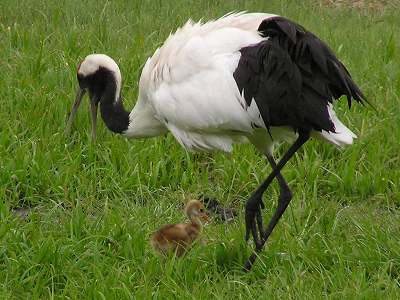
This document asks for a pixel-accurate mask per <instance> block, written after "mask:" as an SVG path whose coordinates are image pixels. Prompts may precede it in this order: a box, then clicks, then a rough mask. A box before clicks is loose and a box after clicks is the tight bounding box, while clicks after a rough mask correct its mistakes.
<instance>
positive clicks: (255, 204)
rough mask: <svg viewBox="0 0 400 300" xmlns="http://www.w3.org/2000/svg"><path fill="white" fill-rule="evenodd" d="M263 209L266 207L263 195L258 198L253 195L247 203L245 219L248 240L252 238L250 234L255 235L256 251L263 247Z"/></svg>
mask: <svg viewBox="0 0 400 300" xmlns="http://www.w3.org/2000/svg"><path fill="white" fill-rule="evenodd" d="M261 209H264V203H263V202H262V199H261V197H259V198H258V199H257V198H255V197H251V198H250V199H249V201H247V203H246V210H245V221H246V236H245V239H246V242H247V241H248V240H249V239H250V234H251V236H252V237H253V241H254V244H255V248H256V251H260V250H261V248H262V243H261V239H262V238H263V236H264V227H263V219H262V215H261Z"/></svg>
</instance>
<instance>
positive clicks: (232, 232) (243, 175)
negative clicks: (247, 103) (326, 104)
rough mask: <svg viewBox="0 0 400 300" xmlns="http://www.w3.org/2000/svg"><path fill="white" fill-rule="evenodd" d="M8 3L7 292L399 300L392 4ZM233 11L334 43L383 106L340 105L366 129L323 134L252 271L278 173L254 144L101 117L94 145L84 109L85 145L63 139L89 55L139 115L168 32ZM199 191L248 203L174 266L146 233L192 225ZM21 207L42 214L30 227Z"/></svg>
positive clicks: (0, 14)
mask: <svg viewBox="0 0 400 300" xmlns="http://www.w3.org/2000/svg"><path fill="white" fill-rule="evenodd" d="M1 2H2V3H1V7H0V53H1V59H0V200H1V201H0V218H1V219H0V298H1V299H24V298H25V299H29V298H41V299H46V298H71V299H84V298H91V299H114V298H115V299H121V298H122V299H123V298H137V299H149V298H160V299H173V298H174V299H176V298H182V299H192V298H193V299H208V298H218V299H233V298H236V299H246V298H250V299H255V298H261V299H275V298H276V299H301V298H304V299H305V298H306V299H309V298H314V299H321V298H329V299H382V298H383V299H399V298H400V156H399V155H400V105H399V100H400V99H399V98H400V49H399V46H400V45H399V40H400V31H399V28H400V12H399V10H398V9H395V7H396V5H395V4H394V2H389V1H385V3H386V4H387V6H386V8H385V6H379V8H373V7H372V8H371V7H370V6H368V5H366V6H365V7H363V6H362V1H357V3H358V4H359V3H361V5H357V7H356V8H352V7H349V6H346V5H345V2H346V1H341V3H344V4H343V5H339V6H337V5H335V6H329V5H328V4H329V2H330V1H321V2H320V3H321V4H320V5H315V3H316V1H314V2H309V1H308V2H307V1H306V2H302V1H261V0H258V1H256V0H253V1H240V0H237V1H234V0H229V1H227V0H212V1H211V0H205V1H194V0H192V1H183V0H182V1H161V0H158V1H155V0H142V1H140V0H135V1H122V0H121V1H112V2H111V1H109V2H97V1H76V0H74V1H66V0H60V1H39V0H36V1H34V0H18V1H15V0H2V1H1ZM366 2H368V1H366ZM397 3H398V2H397ZM367 6H368V7H370V8H366V7H367ZM397 7H398V6H397ZM232 10H249V11H264V12H272V13H277V14H281V15H284V16H287V17H289V18H292V19H294V20H296V21H297V22H299V23H301V24H303V25H304V26H305V27H306V28H308V29H310V30H311V31H313V32H314V33H316V34H317V35H319V36H320V37H321V38H322V39H324V40H326V41H327V42H328V44H329V45H330V46H331V47H332V48H333V49H334V50H335V52H336V53H337V54H338V56H339V57H340V58H341V59H342V60H343V62H344V63H345V64H346V65H347V66H348V68H349V70H350V71H351V73H352V74H353V77H354V78H355V80H356V82H358V83H359V85H360V86H361V87H362V89H363V90H364V92H365V94H366V95H367V97H368V98H369V99H370V101H371V102H372V103H374V104H375V106H376V108H377V112H375V111H374V110H372V109H371V108H368V107H362V106H357V105H354V107H352V109H351V110H348V109H347V107H346V103H345V101H342V103H338V105H337V107H338V108H337V111H338V114H339V115H340V118H341V119H342V120H343V121H344V123H346V124H348V125H349V127H350V128H352V129H353V130H354V132H356V133H357V134H358V135H359V139H358V140H357V141H356V143H355V144H354V145H353V146H351V147H349V148H347V149H345V150H343V151H339V150H337V149H335V148H334V147H332V146H330V145H326V144H322V143H320V142H316V141H311V142H309V143H308V144H307V145H306V146H305V147H304V148H303V149H302V150H301V151H299V153H298V154H297V155H296V157H295V158H294V159H293V160H292V161H291V162H290V163H289V164H288V165H287V167H286V168H285V169H284V172H283V174H284V176H285V177H286V178H287V179H288V182H289V183H290V186H291V188H292V190H293V192H294V199H293V201H292V203H291V205H290V207H289V209H288V210H287V212H286V214H285V215H284V216H283V218H282V220H281V222H280V223H279V224H278V226H277V228H276V230H275V231H274V233H273V235H272V237H271V239H270V242H269V243H268V246H267V248H266V249H265V251H264V252H263V253H262V255H261V257H260V259H259V260H258V261H257V263H256V265H255V267H254V269H253V271H252V272H251V273H249V274H244V273H242V272H241V271H240V268H241V265H242V264H243V262H244V261H245V259H246V258H247V256H248V255H249V254H250V253H251V247H252V245H246V243H245V242H244V238H243V237H244V225H243V224H244V218H243V204H244V202H245V200H246V197H247V196H248V195H249V193H250V192H251V191H252V190H253V189H254V188H255V187H256V186H257V184H258V183H259V182H260V181H261V180H262V179H263V178H264V177H265V176H266V174H267V173H268V172H269V171H270V169H269V167H268V166H267V165H266V163H265V162H264V160H263V159H262V157H260V155H259V154H257V153H256V151H255V150H254V149H253V147H252V146H250V145H241V146H238V147H236V148H235V150H234V152H233V154H231V155H224V154H221V153H216V154H215V155H213V156H209V155H191V154H188V153H186V152H185V151H184V150H183V149H182V148H181V147H180V146H179V145H178V144H177V143H176V142H175V141H174V139H173V138H172V137H171V136H167V137H160V138H155V139H150V140H137V141H129V140H126V139H123V138H121V137H118V136H114V135H112V134H111V133H110V132H108V131H107V129H106V128H105V126H104V124H103V123H101V122H100V124H99V126H98V128H99V131H98V140H97V142H96V143H95V144H93V143H91V140H90V126H89V117H88V110H85V109H82V110H81V111H80V113H79V116H78V120H77V122H76V124H75V127H74V130H73V134H72V136H71V137H66V136H65V135H64V133H63V130H64V128H65V120H66V114H67V111H68V110H69V108H70V105H71V103H72V101H73V98H74V95H75V90H76V86H77V83H76V79H75V75H76V74H75V72H76V66H77V64H78V63H79V61H80V60H81V59H82V58H83V57H84V56H86V55H87V54H89V53H92V52H98V53H107V54H109V55H111V56H112V57H114V58H115V59H116V61H117V62H118V63H119V64H120V67H121V71H122V74H123V78H124V86H123V94H124V96H125V99H126V106H127V107H132V106H133V104H134V102H135V99H136V95H137V79H138V76H139V74H140V68H141V66H142V64H143V63H144V62H145V60H146V58H147V57H148V56H150V55H151V54H152V53H153V51H154V50H155V49H156V47H158V46H159V45H161V44H162V42H163V41H164V40H165V38H166V37H167V36H168V34H169V33H170V32H171V31H174V30H175V29H176V28H177V27H178V26H180V25H182V24H183V23H184V22H185V21H186V20H187V19H188V18H190V17H191V18H193V19H195V20H198V19H200V18H204V19H205V20H207V19H210V18H213V17H218V16H221V15H223V14H225V13H227V12H229V11H232ZM284 148H285V147H283V148H282V149H281V151H282V150H284ZM277 154H278V155H279V153H277ZM278 191H279V190H278V187H277V185H275V184H274V185H273V186H272V187H271V188H270V189H269V190H268V192H267V193H266V195H265V202H266V204H267V209H266V210H265V215H266V218H267V217H268V216H269V215H270V214H271V213H272V211H273V207H274V205H275V203H276V199H277V195H278ZM200 193H205V194H208V195H211V196H215V197H217V198H218V199H220V200H221V201H222V202H224V203H226V204H229V205H232V206H235V207H237V209H238V210H239V211H240V215H239V217H238V218H237V219H236V220H235V222H233V223H230V224H218V223H213V224H211V225H209V226H207V227H206V230H205V235H206V236H207V239H208V244H207V245H197V246H195V247H194V248H193V250H192V251H191V252H190V253H189V254H188V255H187V256H186V257H185V258H184V259H182V260H176V261H174V260H167V261H160V260H159V258H158V257H157V256H156V255H154V254H153V252H152V251H151V249H150V247H149V244H148V238H149V235H150V234H151V233H152V232H153V231H154V230H155V229H156V228H158V227H159V226H160V225H162V224H164V223H167V222H175V221H181V220H182V219H183V217H182V212H181V208H182V203H183V202H184V201H185V199H188V198H189V197H193V196H196V195H198V194H200ZM21 208H26V209H28V211H29V214H28V217H27V218H21V217H18V216H16V211H18V209H21Z"/></svg>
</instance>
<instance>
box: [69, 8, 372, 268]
mask: <svg viewBox="0 0 400 300" xmlns="http://www.w3.org/2000/svg"><path fill="white" fill-rule="evenodd" d="M77 78H78V82H79V89H78V93H77V97H76V100H75V103H74V106H73V108H72V111H71V114H70V117H69V120H68V124H67V130H69V129H70V127H71V124H72V121H73V119H74V116H75V115H76V111H77V109H78V107H79V104H80V103H81V100H82V97H83V95H84V94H85V92H86V91H88V93H89V97H90V103H91V116H92V135H93V137H95V134H96V116H97V109H98V106H100V112H101V117H102V119H103V121H104V122H105V124H106V126H107V127H108V128H109V129H110V130H111V131H113V132H115V133H119V134H122V135H124V136H126V137H130V138H146V137H153V136H158V135H162V134H164V133H166V132H168V131H169V132H170V133H172V135H173V136H174V137H175V138H176V140H177V141H178V142H179V143H180V144H181V145H182V146H183V147H184V148H186V149H188V150H193V151H212V150H222V151H225V152H229V151H231V150H232V145H233V144H234V143H236V142H242V141H246V140H247V141H250V142H251V143H252V144H253V145H254V146H255V147H256V148H257V149H258V150H259V151H260V152H261V153H262V154H263V155H265V156H266V158H267V160H268V162H269V164H270V165H271V167H272V172H271V174H269V175H268V176H267V178H266V179H265V181H264V182H262V184H261V185H260V186H259V187H258V188H257V189H256V190H255V191H254V192H253V194H252V195H251V196H250V198H249V199H248V201H247V202H246V206H245V222H246V236H245V238H246V240H248V239H249V237H250V235H251V236H252V237H253V239H254V242H255V252H254V253H253V254H252V255H251V256H250V258H249V259H248V261H247V262H246V264H245V266H244V269H245V270H250V269H251V266H252V265H253V263H254V261H255V259H256V254H257V252H259V251H261V250H262V248H263V246H264V244H265V242H266V241H267V239H268V237H269V236H270V234H271V232H272V231H273V229H274V227H275V225H276V224H277V222H278V221H279V219H280V217H281V216H282V214H283V213H284V211H285V210H286V208H287V206H288V205H289V203H290V200H291V199H292V193H291V191H290V189H289V187H288V185H287V183H286V181H285V179H284V178H283V176H282V175H281V173H280V172H281V169H282V168H283V167H284V165H285V164H286V163H287V161H288V160H289V159H290V158H291V157H292V156H293V155H294V153H295V152H296V151H297V150H298V149H299V148H300V147H301V146H302V145H303V144H304V143H305V142H307V141H308V140H309V139H310V137H318V138H320V139H322V140H324V141H327V142H330V143H332V144H334V145H337V146H344V145H347V144H351V143H352V142H353V139H354V138H355V137H356V136H355V134H354V133H353V132H352V131H351V130H350V129H348V128H347V127H346V126H345V125H343V123H342V122H341V121H340V120H339V119H338V118H337V116H336V114H335V112H334V110H333V107H332V104H333V102H334V100H337V99H339V98H340V97H341V96H343V95H345V96H346V97H347V101H348V105H349V107H350V106H351V103H352V101H354V100H355V101H356V102H360V103H364V102H366V99H365V97H364V95H363V93H362V92H361V90H360V89H359V88H358V87H357V85H356V84H355V83H354V81H353V80H352V78H351V76H350V73H349V72H348V71H347V69H346V67H345V66H344V65H343V64H342V63H341V62H340V61H339V60H338V58H337V57H336V56H335V54H334V53H333V51H332V50H331V49H330V48H329V47H328V46H327V45H326V44H325V43H324V42H322V41H321V40H320V39H319V38H318V37H316V36H315V35H314V34H312V33H311V32H309V31H307V30H306V29H305V28H304V27H302V26H300V25H299V24H297V23H295V22H293V21H290V20H288V19H286V18H283V17H280V16H276V15H270V14H262V13H235V14H228V15H225V16H224V17H222V18H220V19H217V20H214V21H210V22H207V23H204V24H203V23H201V22H199V23H193V22H192V21H188V22H187V23H186V24H185V25H184V26H183V27H182V28H180V29H178V30H177V31H176V32H175V33H174V34H172V35H170V36H169V37H168V39H167V40H166V41H165V43H164V44H163V46H161V47H160V48H159V49H157V50H156V51H155V53H154V55H153V56H152V57H151V58H149V59H148V60H147V62H146V64H145V65H144V68H143V70H142V74H141V77H140V82H139V93H138V100H137V102H136V105H135V107H134V108H133V110H132V111H131V112H128V111H126V110H125V109H124V107H123V103H122V98H121V72H120V70H119V68H118V65H117V64H116V63H115V61H114V60H113V59H111V58H110V57H108V56H106V55H103V54H91V55H88V56H87V57H86V58H85V59H84V60H83V61H82V62H81V64H80V65H79V67H78V71H77ZM281 141H294V142H293V143H292V144H291V146H290V147H289V149H288V150H287V152H286V153H285V154H284V155H283V156H282V158H281V159H280V160H279V162H278V163H276V162H275V160H274V158H273V150H274V146H275V145H276V144H277V143H279V142H281ZM274 178H276V179H277V181H278V183H279V186H280V196H279V199H278V206H277V208H276V211H275V212H274V214H273V216H272V218H271V220H270V221H269V223H268V225H267V227H266V228H264V226H263V220H262V216H261V209H262V208H264V204H263V201H262V195H263V193H264V191H265V190H266V189H267V187H268V186H269V185H270V183H271V181H272V180H273V179H274Z"/></svg>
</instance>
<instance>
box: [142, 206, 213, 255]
mask: <svg viewBox="0 0 400 300" xmlns="http://www.w3.org/2000/svg"><path fill="white" fill-rule="evenodd" d="M185 214H186V216H187V217H188V219H189V220H190V222H189V223H183V224H167V225H164V226H163V227H161V228H160V229H159V230H157V231H156V232H155V233H154V234H153V236H152V237H151V240H150V243H151V245H152V247H153V248H154V250H156V251H157V252H159V253H161V254H163V255H166V254H168V253H176V256H177V257H180V256H182V255H183V254H184V253H185V251H186V250H187V249H188V248H189V247H190V245H191V244H192V243H193V242H194V241H195V240H196V239H197V238H198V236H199V234H200V233H201V230H202V227H203V225H202V222H207V221H208V220H209V219H208V215H207V214H206V213H205V209H204V206H203V204H202V203H201V202H200V201H198V200H191V201H189V202H188V203H187V204H186V206H185Z"/></svg>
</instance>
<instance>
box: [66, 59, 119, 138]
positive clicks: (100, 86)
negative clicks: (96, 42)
mask: <svg viewBox="0 0 400 300" xmlns="http://www.w3.org/2000/svg"><path fill="white" fill-rule="evenodd" d="M76 76H77V79H78V83H79V88H78V91H77V94H76V98H75V102H74V104H73V106H72V109H71V112H70V115H69V118H68V121H67V127H66V132H67V133H68V132H69V131H70V130H71V126H72V122H73V121H74V119H75V116H76V112H77V110H78V108H79V106H80V104H81V101H82V98H83V96H84V95H85V94H86V92H88V94H89V98H90V110H91V119H92V138H93V139H95V138H96V120H97V109H98V104H99V102H101V101H102V99H105V97H106V96H108V97H110V95H107V89H106V87H107V85H109V84H110V83H111V84H115V85H116V86H115V89H114V95H111V96H112V97H119V94H120V88H121V72H120V70H119V67H118V65H117V64H116V62H115V61H114V60H113V59H112V58H111V57H109V56H107V55H105V54H90V55H88V56H86V58H85V59H84V60H83V61H82V62H81V63H80V64H79V66H78V70H77V74H76ZM115 100H117V99H115Z"/></svg>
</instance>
